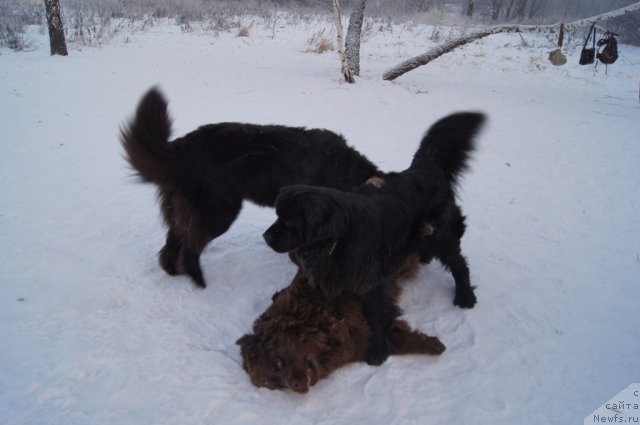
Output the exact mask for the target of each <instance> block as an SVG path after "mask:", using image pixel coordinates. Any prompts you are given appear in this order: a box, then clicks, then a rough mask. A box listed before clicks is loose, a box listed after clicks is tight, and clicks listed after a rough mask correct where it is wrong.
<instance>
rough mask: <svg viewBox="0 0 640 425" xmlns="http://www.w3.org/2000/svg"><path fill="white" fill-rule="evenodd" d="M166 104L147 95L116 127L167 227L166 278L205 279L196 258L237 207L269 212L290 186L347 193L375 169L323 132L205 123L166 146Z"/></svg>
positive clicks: (163, 263) (168, 123)
mask: <svg viewBox="0 0 640 425" xmlns="http://www.w3.org/2000/svg"><path fill="white" fill-rule="evenodd" d="M170 133H171V118H170V117H169V114H168V112H167V101H166V100H165V99H164V97H163V96H162V94H161V93H160V92H159V91H158V90H157V89H151V90H150V91H149V92H148V93H147V94H146V95H145V96H144V97H143V98H142V100H141V101H140V104H139V105H138V109H137V112H136V115H135V117H134V119H133V120H132V121H131V122H129V123H128V125H127V126H126V127H125V128H123V129H122V132H121V142H122V145H123V147H124V149H125V151H126V154H127V160H128V161H129V163H130V164H131V165H132V166H133V168H135V170H136V171H137V173H138V175H139V176H140V177H141V178H142V180H143V181H145V182H150V183H154V184H155V185H157V187H158V198H159V200H160V203H161V209H162V214H163V217H164V221H165V224H166V225H167V227H168V231H167V241H166V244H165V246H164V247H163V248H162V249H161V251H160V265H161V266H162V268H163V269H164V270H165V271H166V272H167V273H168V274H170V275H176V274H183V273H186V274H188V275H189V276H190V277H191V278H192V279H193V281H194V282H195V283H196V284H197V285H198V286H200V287H205V286H206V284H205V280H204V277H203V276H202V270H201V269H200V261H199V259H200V254H201V253H202V251H203V249H204V248H205V246H206V245H207V244H208V243H209V242H210V241H211V240H213V239H214V238H216V237H218V236H220V235H221V234H223V233H224V232H226V231H227V230H228V229H229V226H231V224H232V223H233V221H234V220H235V219H236V217H237V216H238V213H239V211H240V208H241V207H242V201H243V200H244V199H248V200H250V201H252V202H254V203H256V204H258V205H262V206H273V205H274V204H275V200H276V197H277V196H278V192H279V190H280V188H281V187H283V186H286V185H291V184H295V183H301V184H309V185H319V186H328V187H335V188H338V189H343V190H346V189H350V188H353V187H355V186H358V185H360V184H362V183H363V182H364V181H365V180H367V179H368V178H369V177H371V176H373V175H377V174H379V173H378V170H377V168H376V166H375V165H373V164H372V163H371V162H370V161H369V160H367V159H366V158H365V157H364V156H362V155H361V154H360V153H358V152H357V151H355V150H354V149H352V148H351V147H349V146H348V145H347V144H346V142H345V140H344V138H343V137H342V136H340V135H338V134H335V133H333V132H331V131H328V130H322V129H304V128H294V127H284V126H277V125H252V124H241V123H219V124H209V125H205V126H203V127H200V128H198V129H197V130H195V131H193V132H191V133H189V134H187V135H185V136H183V137H181V138H178V139H176V140H174V141H173V142H169V136H170Z"/></svg>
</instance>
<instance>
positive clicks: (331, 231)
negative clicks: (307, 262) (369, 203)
mask: <svg viewBox="0 0 640 425" xmlns="http://www.w3.org/2000/svg"><path fill="white" fill-rule="evenodd" d="M344 196H345V194H344V193H343V192H340V191H338V190H335V189H329V188H321V187H313V186H304V185H292V186H285V187H284V188H282V189H281V190H280V195H279V196H278V199H277V200H276V214H277V215H278V219H277V220H276V221H275V223H273V225H271V227H269V228H268V229H267V231H266V232H264V234H263V237H264V239H265V241H266V242H267V244H268V245H269V246H270V247H271V248H272V249H273V250H274V251H276V252H289V251H292V250H295V249H300V248H305V247H310V246H313V245H316V244H322V243H330V242H332V241H337V240H338V239H339V238H340V236H341V235H342V234H344V232H346V230H347V227H348V225H349V216H348V214H347V213H346V211H345V201H344Z"/></svg>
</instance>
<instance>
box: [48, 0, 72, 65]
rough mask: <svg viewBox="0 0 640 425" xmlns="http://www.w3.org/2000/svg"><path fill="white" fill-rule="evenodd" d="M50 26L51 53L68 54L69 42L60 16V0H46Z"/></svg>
mask: <svg viewBox="0 0 640 425" xmlns="http://www.w3.org/2000/svg"><path fill="white" fill-rule="evenodd" d="M44 6H45V10H46V13H47V25H48V26H49V44H50V46H51V55H60V56H67V55H68V54H69V53H68V52H67V43H66V42H65V40H64V28H63V26H62V19H61V18H60V0H44Z"/></svg>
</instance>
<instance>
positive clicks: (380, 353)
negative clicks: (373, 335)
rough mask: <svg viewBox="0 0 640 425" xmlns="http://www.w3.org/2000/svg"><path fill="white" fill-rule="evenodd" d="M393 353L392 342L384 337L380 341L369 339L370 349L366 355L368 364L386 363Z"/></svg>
mask: <svg viewBox="0 0 640 425" xmlns="http://www.w3.org/2000/svg"><path fill="white" fill-rule="evenodd" d="M389 354H391V344H390V343H389V340H388V339H386V338H384V339H382V340H380V341H374V340H369V349H368V350H367V354H366V356H365V361H366V362H367V364H368V365H371V366H379V365H381V364H382V363H384V362H385V361H386V360H387V359H388V358H389Z"/></svg>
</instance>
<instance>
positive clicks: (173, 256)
mask: <svg viewBox="0 0 640 425" xmlns="http://www.w3.org/2000/svg"><path fill="white" fill-rule="evenodd" d="M181 249H182V242H181V241H180V238H178V236H176V235H175V233H173V231H172V230H171V229H169V230H168V231H167V241H166V243H165V244H164V246H163V247H162V249H161V250H160V252H159V253H158V261H159V262H160V267H162V268H163V269H164V271H165V272H167V274H168V275H170V276H175V275H177V274H179V273H180V272H179V270H178V259H179V256H180V251H181Z"/></svg>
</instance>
